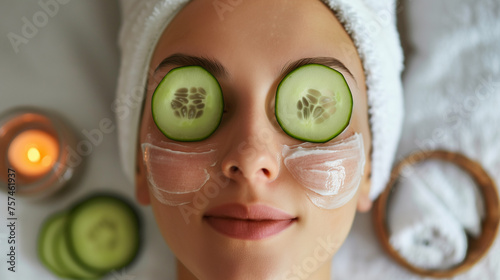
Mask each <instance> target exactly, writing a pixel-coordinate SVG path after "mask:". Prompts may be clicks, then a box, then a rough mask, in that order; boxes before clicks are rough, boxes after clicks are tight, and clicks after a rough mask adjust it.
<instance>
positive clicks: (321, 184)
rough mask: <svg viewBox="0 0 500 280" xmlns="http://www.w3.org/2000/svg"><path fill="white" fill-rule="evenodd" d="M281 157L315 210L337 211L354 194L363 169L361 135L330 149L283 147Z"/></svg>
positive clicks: (306, 146)
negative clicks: (317, 208) (302, 187)
mask: <svg viewBox="0 0 500 280" xmlns="http://www.w3.org/2000/svg"><path fill="white" fill-rule="evenodd" d="M282 153H283V158H284V163H285V166H286V168H287V169H288V171H289V172H290V174H292V176H293V177H294V179H295V180H297V181H298V182H299V183H300V184H301V185H302V186H304V187H305V188H306V189H307V195H308V196H309V198H310V199H311V201H312V202H313V203H314V204H315V205H316V206H318V207H320V208H323V209H336V208H339V207H342V206H343V205H345V204H346V203H347V202H349V201H350V200H351V199H352V198H353V197H354V195H355V194H356V191H357V190H358V187H359V184H360V182H361V178H362V176H363V172H364V166H365V154H364V147H363V137H362V136H361V135H360V134H354V135H353V136H351V137H349V138H347V139H345V140H343V141H341V142H338V143H334V144H331V145H312V144H302V145H297V146H286V145H285V146H284V148H283V152H282Z"/></svg>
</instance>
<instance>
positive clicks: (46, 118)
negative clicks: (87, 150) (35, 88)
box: [0, 107, 82, 198]
mask: <svg viewBox="0 0 500 280" xmlns="http://www.w3.org/2000/svg"><path fill="white" fill-rule="evenodd" d="M76 142H77V137H76V135H75V133H74V131H73V130H72V128H71V127H70V126H69V125H68V124H67V123H66V122H64V121H63V120H62V119H61V118H60V117H59V116H57V115H56V114H55V113H53V112H50V111H48V110H42V109H37V108H32V107H20V108H14V109H11V110H9V111H7V112H5V113H4V114H2V115H1V116H0V182H1V183H2V184H4V185H7V184H8V182H9V183H11V182H12V181H15V185H16V190H15V192H16V195H22V196H29V197H37V198H39V197H45V196H48V195H50V194H53V193H54V192H56V191H57V190H59V189H61V188H62V187H63V186H65V185H66V184H67V183H68V182H69V181H70V180H71V179H72V178H73V177H74V176H75V173H77V170H79V169H80V166H81V165H82V162H81V158H80V159H79V160H78V161H75V160H74V159H72V155H71V151H73V149H72V147H75V146H76ZM9 174H11V175H9ZM12 174H14V175H12ZM9 178H10V179H11V180H10V181H9ZM12 178H15V180H13V179H12ZM2 189H4V190H7V189H8V188H7V187H6V186H5V187H2Z"/></svg>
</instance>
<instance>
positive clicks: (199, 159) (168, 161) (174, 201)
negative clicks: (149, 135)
mask: <svg viewBox="0 0 500 280" xmlns="http://www.w3.org/2000/svg"><path fill="white" fill-rule="evenodd" d="M142 152H143V156H144V158H143V160H144V163H145V164H146V171H147V178H148V182H149V189H150V191H151V192H152V193H153V195H154V196H155V198H156V199H158V201H160V202H161V203H163V204H166V205H171V206H177V205H182V204H187V203H189V202H191V201H192V198H193V194H194V193H195V192H197V191H199V190H200V189H201V188H202V187H203V186H204V185H205V184H206V183H207V182H208V180H209V179H210V175H209V171H208V168H209V167H213V166H215V164H216V150H214V149H211V150H208V151H200V152H183V151H179V150H178V149H176V148H175V147H173V145H172V147H169V148H165V147H159V146H155V145H153V144H150V143H143V144H142ZM186 171H189V172H186ZM186 173H189V176H186Z"/></svg>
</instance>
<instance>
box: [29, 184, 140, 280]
mask: <svg viewBox="0 0 500 280" xmlns="http://www.w3.org/2000/svg"><path fill="white" fill-rule="evenodd" d="M139 245H140V225H139V219H138V215H137V212H136V211H135V210H134V208H132V206H131V205H130V204H129V203H128V202H126V201H125V200H123V199H121V198H118V197H116V196H113V195H104V194H101V195H95V196H92V197H90V198H87V199H84V200H83V201H80V202H79V203H77V204H76V205H75V206H73V207H72V208H71V209H70V210H68V211H63V212H60V213H56V214H54V215H52V216H51V217H49V218H48V219H47V220H46V221H45V222H44V223H43V225H42V228H41V231H40V235H39V238H38V255H39V257H40V259H41V261H42V263H43V264H44V265H45V266H46V267H47V268H48V269H49V270H50V271H52V272H53V273H54V274H56V275H57V276H59V277H61V278H69V279H100V278H101V277H102V276H104V275H105V274H107V273H109V272H111V271H114V270H118V269H121V268H123V267H125V266H127V265H128V264H130V262H131V261H132V260H133V259H134V257H135V256H136V255H137V252H138V250H139Z"/></svg>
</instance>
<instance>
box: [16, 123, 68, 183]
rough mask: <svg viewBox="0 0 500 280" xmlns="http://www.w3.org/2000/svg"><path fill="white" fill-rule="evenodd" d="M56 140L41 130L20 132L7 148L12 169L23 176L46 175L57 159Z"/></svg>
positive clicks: (57, 148)
mask: <svg viewBox="0 0 500 280" xmlns="http://www.w3.org/2000/svg"><path fill="white" fill-rule="evenodd" d="M58 146H59V144H58V142H57V140H56V139H55V138H54V137H52V136H51V135H49V134H48V133H46V132H43V131H41V130H35V129H32V130H27V131H24V132H21V133H20V134H19V135H18V136H16V138H14V139H13V140H12V142H11V143H10V146H9V148H8V158H9V162H10V164H11V165H12V167H13V168H14V169H15V170H16V172H18V173H22V174H23V175H24V176H41V175H43V174H46V173H47V172H48V171H50V169H52V167H53V166H54V163H55V162H56V160H57V159H58V157H59V147H58Z"/></svg>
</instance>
